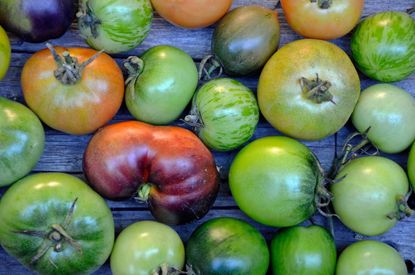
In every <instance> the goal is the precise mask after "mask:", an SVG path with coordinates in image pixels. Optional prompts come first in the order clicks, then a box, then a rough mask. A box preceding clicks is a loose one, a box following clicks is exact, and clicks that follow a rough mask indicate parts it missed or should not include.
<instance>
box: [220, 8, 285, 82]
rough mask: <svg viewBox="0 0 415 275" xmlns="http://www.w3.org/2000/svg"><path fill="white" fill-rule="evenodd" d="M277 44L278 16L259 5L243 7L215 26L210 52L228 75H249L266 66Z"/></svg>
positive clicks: (278, 37) (278, 33)
mask: <svg viewBox="0 0 415 275" xmlns="http://www.w3.org/2000/svg"><path fill="white" fill-rule="evenodd" d="M279 42H280V25H279V22H278V17H277V13H276V12H275V11H272V10H270V9H267V8H264V7H261V6H243V7H238V8H236V9H234V10H232V11H230V12H229V13H228V14H227V15H226V16H224V17H223V18H222V20H221V21H220V22H219V23H218V25H217V27H216V29H215V32H214V33H213V37H212V53H213V54H214V56H215V57H216V58H217V59H218V60H219V62H220V63H221V64H222V66H223V69H224V70H225V72H226V73H227V74H228V75H248V74H251V73H256V72H257V71H258V70H259V69H261V68H262V67H263V66H264V65H265V63H266V62H267V60H268V59H269V58H270V57H271V55H272V54H273V53H274V52H275V51H276V50H277V48H278V45H279Z"/></svg>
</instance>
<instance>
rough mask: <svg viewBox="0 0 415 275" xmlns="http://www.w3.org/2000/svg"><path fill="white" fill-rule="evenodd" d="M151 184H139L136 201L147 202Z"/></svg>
mask: <svg viewBox="0 0 415 275" xmlns="http://www.w3.org/2000/svg"><path fill="white" fill-rule="evenodd" d="M150 191H151V184H150V183H146V184H143V185H141V186H140V188H139V189H138V194H137V197H136V199H137V200H138V201H142V202H147V201H148V198H149V197H150Z"/></svg>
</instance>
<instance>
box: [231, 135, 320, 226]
mask: <svg viewBox="0 0 415 275" xmlns="http://www.w3.org/2000/svg"><path fill="white" fill-rule="evenodd" d="M319 166H320V165H319V163H318V160H317V158H316V157H315V156H314V154H313V153H312V152H311V151H310V150H309V149H308V148H307V147H306V146H305V145H303V144H301V143H300V142H298V141H296V140H294V139H291V138H288V137H282V136H276V137H265V138H261V139H257V140H255V141H254V142H252V143H250V144H248V145H247V146H246V147H245V148H243V149H242V150H241V151H240V152H239V153H238V155H237V156H236V158H235V160H234V161H233V163H232V165H231V168H230V172H229V186H230V189H231V191H232V195H233V197H234V198H235V201H236V203H237V204H238V206H239V207H240V208H241V209H242V211H244V212H245V213H246V214H247V215H248V216H249V217H251V218H252V219H254V220H256V221H258V222H260V223H263V224H266V225H270V226H276V227H286V226H293V225H296V224H298V223H300V222H302V221H304V220H306V219H308V218H309V217H310V216H311V215H313V214H314V212H315V210H316V201H319V196H324V195H325V194H323V191H322V189H324V188H323V186H322V177H323V175H322V172H321V170H320V168H319Z"/></svg>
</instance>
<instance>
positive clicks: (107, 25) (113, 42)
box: [78, 0, 153, 53]
mask: <svg viewBox="0 0 415 275" xmlns="http://www.w3.org/2000/svg"><path fill="white" fill-rule="evenodd" d="M80 3H81V5H80V12H79V13H78V14H79V18H78V21H79V24H78V25H79V31H80V33H81V35H82V36H83V37H84V38H85V39H86V42H87V43H88V45H90V46H91V47H93V48H94V49H97V50H105V51H106V52H108V53H119V52H125V51H128V50H132V49H134V48H135V47H137V46H138V45H139V44H140V43H141V42H143V40H144V39H145V38H146V37H147V35H148V33H149V32H150V27H151V20H152V19H153V9H152V7H151V3H150V0H81V1H80Z"/></svg>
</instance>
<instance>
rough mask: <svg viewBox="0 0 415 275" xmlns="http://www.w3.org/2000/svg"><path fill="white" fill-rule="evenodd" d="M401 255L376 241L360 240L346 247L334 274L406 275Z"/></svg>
mask: <svg viewBox="0 0 415 275" xmlns="http://www.w3.org/2000/svg"><path fill="white" fill-rule="evenodd" d="M407 274H408V271H407V269H406V265H405V262H404V260H403V259H402V257H401V255H399V253H398V251H396V250H395V249H394V248H392V247H390V246H389V245H387V244H384V243H382V242H378V241H372V240H367V241H360V242H357V243H354V244H352V245H350V246H349V247H347V248H346V249H345V250H344V251H343V252H342V254H341V255H340V257H339V259H338V261H337V268H336V275H407Z"/></svg>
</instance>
